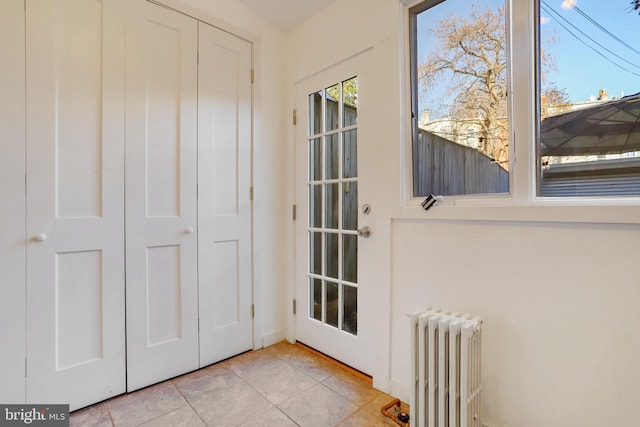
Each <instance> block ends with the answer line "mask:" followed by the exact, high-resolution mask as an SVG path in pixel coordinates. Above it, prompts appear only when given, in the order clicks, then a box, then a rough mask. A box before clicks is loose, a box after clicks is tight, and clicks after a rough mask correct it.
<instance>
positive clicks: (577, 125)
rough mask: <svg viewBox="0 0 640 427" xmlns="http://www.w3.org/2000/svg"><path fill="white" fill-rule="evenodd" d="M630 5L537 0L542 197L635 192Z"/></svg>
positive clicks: (639, 108) (637, 108) (639, 187)
mask: <svg viewBox="0 0 640 427" xmlns="http://www.w3.org/2000/svg"><path fill="white" fill-rule="evenodd" d="M633 4H634V2H632V1H614V2H607V1H598V0H564V1H562V0H540V2H539V37H538V41H539V44H538V51H539V61H538V63H539V72H538V88H539V102H538V111H539V117H540V122H539V126H540V128H539V133H538V135H539V145H538V165H539V170H540V174H539V185H538V194H539V195H540V196H548V197H556V196H620V195H638V194H640V38H639V37H638V34H639V33H638V28H640V16H638V13H637V11H634V10H633Z"/></svg>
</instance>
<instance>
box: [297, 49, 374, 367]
mask: <svg viewBox="0 0 640 427" xmlns="http://www.w3.org/2000/svg"><path fill="white" fill-rule="evenodd" d="M369 60H370V56H368V54H367V53H363V54H361V55H356V56H355V57H353V58H351V59H349V60H346V61H343V62H341V63H339V64H336V65H334V66H332V67H329V68H327V69H325V70H324V71H321V72H319V73H316V74H313V75H312V76H310V77H309V78H307V79H303V80H302V81H301V82H298V83H297V84H296V111H297V117H298V120H297V121H298V123H297V124H296V141H295V144H296V145H295V150H296V153H295V168H296V174H295V179H296V181H295V198H296V202H295V203H296V206H297V212H298V214H297V219H296V220H295V295H294V298H295V300H296V307H297V309H296V313H295V317H294V325H293V326H294V327H295V328H294V330H295V339H296V340H297V341H301V342H303V343H304V344H307V345H309V346H311V347H313V348H315V349H317V350H319V351H321V352H323V353H325V354H328V355H329V356H331V357H333V358H335V359H338V360H340V361H341V362H343V363H346V364H347V365H350V366H353V367H355V368H356V369H359V370H361V371H363V372H368V373H372V369H373V368H372V367H373V364H374V361H373V360H374V357H373V352H372V350H371V349H372V348H373V343H374V340H375V337H376V334H375V331H374V326H372V325H373V324H375V323H376V322H375V312H374V306H375V301H374V298H375V295H376V293H375V292H376V290H377V289H378V287H377V286H379V284H380V282H379V281H378V282H376V277H375V276H372V275H371V274H370V273H369V272H370V271H376V269H375V268H372V267H373V266H374V264H375V261H374V259H373V258H374V252H375V248H377V246H376V239H375V234H373V236H374V237H372V238H370V239H367V238H366V237H367V236H368V234H367V233H364V231H365V230H369V227H367V225H371V224H372V223H371V222H370V221H372V220H375V218H374V217H375V215H376V214H375V213H374V214H373V215H368V212H369V211H367V213H364V210H363V204H364V203H363V200H364V199H363V196H366V197H367V198H371V197H372V195H373V188H372V186H371V182H372V179H371V178H372V177H373V175H372V173H374V172H373V168H372V167H371V165H370V164H369V163H368V162H371V161H372V156H371V154H372V153H371V152H370V151H369V149H370V148H371V147H372V142H373V138H374V134H373V129H374V126H373V125H374V124H373V123H372V121H371V117H370V114H371V111H372V109H371V108H367V105H366V104H365V103H363V102H362V100H364V99H371V96H372V94H373V93H374V92H373V91H372V90H371V88H373V86H371V83H370V81H369V80H368V73H367V69H368V67H367V65H366V64H368V61H369ZM363 132H365V133H363ZM366 132H368V133H366ZM362 135H368V136H367V138H366V140H364V139H363V136H362ZM365 178H366V180H365ZM365 267H366V268H365ZM372 319H373V320H372Z"/></svg>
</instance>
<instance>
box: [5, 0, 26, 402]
mask: <svg viewBox="0 0 640 427" xmlns="http://www.w3.org/2000/svg"><path fill="white" fill-rule="evenodd" d="M0 57H1V58H2V67H0V93H1V94H2V101H0V135H1V137H0V200H1V201H2V202H1V203H0V224H2V226H1V227H0V273H1V274H2V277H1V278H0V283H1V284H2V285H1V286H0V342H1V343H2V350H0V378H2V381H0V402H2V403H7V404H11V403H24V398H25V380H24V359H25V278H24V276H25V252H24V241H25V235H24V232H25V210H24V205H25V179H24V173H25V157H24V124H25V116H24V114H25V113H24V108H25V99H24V90H25V81H24V4H23V1H22V0H3V1H1V2H0Z"/></svg>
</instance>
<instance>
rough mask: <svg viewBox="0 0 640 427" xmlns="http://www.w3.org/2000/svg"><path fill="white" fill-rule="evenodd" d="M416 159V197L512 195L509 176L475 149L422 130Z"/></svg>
mask: <svg viewBox="0 0 640 427" xmlns="http://www.w3.org/2000/svg"><path fill="white" fill-rule="evenodd" d="M413 155H414V161H413V195H414V196H416V197H420V196H427V195H429V194H436V195H438V194H442V195H459V194H486V193H507V192H508V191H509V172H508V171H507V170H506V169H504V168H503V167H502V166H500V165H499V164H497V163H495V162H493V161H492V160H491V158H490V157H488V156H486V155H485V154H483V153H481V152H480V151H478V150H476V149H474V148H471V147H466V146H464V145H460V144H457V143H455V142H452V141H449V140H448V139H445V138H442V137H439V136H437V135H435V134H433V133H431V132H427V131H425V130H423V129H419V131H418V141H417V143H416V144H415V145H414V147H413Z"/></svg>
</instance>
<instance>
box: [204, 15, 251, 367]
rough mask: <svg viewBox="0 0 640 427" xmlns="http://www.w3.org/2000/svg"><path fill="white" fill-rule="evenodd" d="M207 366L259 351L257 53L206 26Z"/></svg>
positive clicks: (205, 305) (249, 47) (205, 211)
mask: <svg viewBox="0 0 640 427" xmlns="http://www.w3.org/2000/svg"><path fill="white" fill-rule="evenodd" d="M198 185H199V199H198V230H199V234H198V258H199V263H198V268H199V273H198V274H199V290H200V300H199V303H200V359H201V365H203V366H204V365H208V364H211V363H214V362H217V361H219V360H222V359H225V358H227V357H230V356H233V355H235V354H238V353H241V352H243V351H246V350H249V349H251V347H252V316H251V303H252V298H251V267H252V266H251V200H250V193H249V189H250V186H251V45H250V43H248V42H246V41H244V40H242V39H240V38H238V37H234V36H232V35H230V34H229V33H226V32H224V31H221V30H218V29H216V28H214V27H211V26H209V25H207V24H203V23H200V65H199V70H198Z"/></svg>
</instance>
